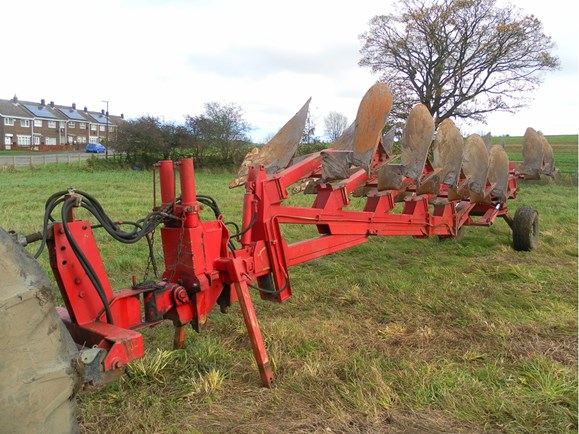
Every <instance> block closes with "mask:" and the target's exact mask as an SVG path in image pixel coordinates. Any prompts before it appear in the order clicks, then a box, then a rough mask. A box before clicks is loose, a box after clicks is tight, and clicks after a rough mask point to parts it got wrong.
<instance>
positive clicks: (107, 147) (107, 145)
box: [102, 100, 109, 159]
mask: <svg viewBox="0 0 579 434" xmlns="http://www.w3.org/2000/svg"><path fill="white" fill-rule="evenodd" d="M102 102H106V103H107V112H106V117H107V130H106V136H105V140H106V142H107V144H106V146H105V159H107V158H109V102H108V101H106V100H102Z"/></svg>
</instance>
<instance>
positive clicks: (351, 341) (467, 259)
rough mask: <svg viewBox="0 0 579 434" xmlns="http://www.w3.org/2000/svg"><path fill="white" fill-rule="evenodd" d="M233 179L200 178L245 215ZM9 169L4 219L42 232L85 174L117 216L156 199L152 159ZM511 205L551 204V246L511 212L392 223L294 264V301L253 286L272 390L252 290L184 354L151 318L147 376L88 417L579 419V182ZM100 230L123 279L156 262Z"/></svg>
mask: <svg viewBox="0 0 579 434" xmlns="http://www.w3.org/2000/svg"><path fill="white" fill-rule="evenodd" d="M560 146H564V144H563V145H560ZM559 156H560V152H559V146H555V158H556V161H559ZM574 161H575V164H576V161H577V150H576V148H575V154H574ZM230 178H231V175H229V174H227V173H219V172H218V173H215V172H213V173H210V172H198V173H197V189H198V193H200V194H208V195H211V196H214V197H215V198H216V199H217V200H218V202H219V205H220V207H221V209H222V212H223V214H224V215H225V219H226V220H233V221H237V222H239V220H240V212H241V204H242V200H243V193H244V192H243V189H235V190H229V189H228V188H227V184H228V181H229V180H230ZM0 183H1V185H2V190H1V191H2V192H1V193H0V204H1V205H2V206H1V207H0V225H1V226H3V227H4V228H5V229H16V230H18V231H19V232H20V233H29V232H32V231H35V230H38V229H39V227H40V222H41V218H42V207H43V203H44V200H45V199H46V198H47V197H48V196H49V195H50V194H51V193H53V192H55V191H58V190H62V189H63V188H67V187H69V186H72V185H73V186H75V187H76V188H78V189H82V190H84V191H86V192H88V193H90V194H92V195H93V196H95V197H96V198H97V199H99V200H100V201H101V203H102V205H103V207H104V208H105V210H107V211H108V212H109V214H110V215H111V217H112V218H113V219H125V220H134V219H138V218H140V217H143V216H144V215H145V214H146V213H147V212H149V210H150V208H151V206H152V199H151V198H152V191H153V190H152V175H151V173H149V172H130V171H126V172H120V171H102V172H101V171H87V170H86V169H85V168H84V166H77V165H72V166H66V165H60V166H47V167H46V168H44V167H43V168H40V169H34V170H30V169H29V168H24V169H16V170H5V171H0ZM311 199H312V198H311V197H296V198H292V201H295V202H297V203H302V204H308V203H309V202H310V201H311ZM509 206H510V207H511V209H512V211H513V212H514V210H515V209H516V208H517V207H519V206H532V207H534V208H536V209H537V210H538V211H539V215H540V221H541V223H540V230H541V241H540V244H539V248H538V249H537V250H535V251H532V252H514V251H513V250H512V249H511V247H510V243H511V233H510V230H509V228H508V226H507V225H506V224H505V223H504V222H502V221H498V222H497V223H496V224H495V225H494V226H492V227H491V228H489V229H482V228H468V229H467V232H466V234H465V237H464V239H463V241H462V242H461V243H456V242H445V243H441V242H439V241H438V240H437V239H434V238H432V239H427V240H419V239H412V238H406V237H401V238H395V237H387V238H378V239H372V240H370V242H368V243H366V244H364V245H360V246H357V247H354V248H352V249H349V250H347V251H343V252H340V253H337V254H334V255H331V256H326V257H322V258H320V259H318V260H315V261H312V262H309V263H306V264H303V265H300V266H297V267H294V268H292V269H291V275H290V276H291V279H292V286H293V293H294V296H293V298H292V299H291V300H290V301H288V302H287V303H284V304H282V305H278V304H273V303H267V302H264V301H262V300H260V299H259V297H258V296H256V294H254V296H255V297H254V303H255V307H256V311H257V315H258V319H259V321H260V326H261V329H262V333H263V335H264V338H265V341H266V346H267V350H268V353H269V356H270V358H271V360H272V364H273V366H274V369H275V375H276V385H275V386H274V387H273V388H272V389H270V390H267V389H264V388H261V387H260V386H259V376H258V374H257V370H256V368H255V362H254V360H253V356H252V353H251V348H250V346H249V343H248V339H247V335H246V331H245V327H244V324H243V320H242V318H241V315H240V311H239V306H238V305H235V306H233V307H232V308H231V309H230V311H229V313H228V314H226V315H222V314H220V313H218V312H217V311H216V312H214V313H212V314H211V315H210V318H209V321H208V324H207V326H206V329H205V330H204V331H203V333H202V334H201V335H197V334H195V333H194V332H193V331H192V330H188V340H187V348H186V349H185V350H182V351H172V350H171V345H172V334H173V328H172V326H171V325H170V324H163V325H161V326H158V327H156V328H153V329H150V330H146V331H145V332H144V335H145V341H146V348H147V355H146V357H145V358H143V359H142V360H139V361H135V362H134V363H133V364H132V367H131V372H132V376H131V378H128V377H123V378H122V379H121V380H120V381H117V382H115V383H112V384H110V385H108V386H106V387H104V388H102V389H99V390H95V391H88V392H83V393H81V394H80V396H79V414H80V422H81V428H82V431H83V432H87V433H88V432H115V433H134V432H169V433H173V432H174V433H182V432H191V433H196V432H202V433H207V432H242V433H258V432H267V433H269V432H272V433H273V432H275V433H277V432H283V433H285V432H353V433H358V432H394V433H397V432H398V433H403V432H463V433H472V432H505V433H539V432H540V433H565V432H569V433H571V432H576V431H577V287H578V281H577V267H578V252H577V237H578V232H577V218H578V216H577V209H578V201H577V187H576V186H573V185H569V184H566V183H565V185H560V184H557V183H553V182H551V183H548V184H546V185H541V184H540V183H525V184H521V185H520V192H519V196H518V198H517V199H516V200H513V201H512V202H509ZM204 218H205V219H209V218H210V213H208V212H207V211H204ZM284 233H285V234H286V236H287V237H288V238H289V239H290V240H292V239H297V238H299V237H300V236H303V231H302V230H301V228H300V227H292V228H288V229H287V230H285V231H284ZM96 236H97V240H98V243H99V247H100V249H101V252H102V255H103V257H104V258H105V264H106V267H107V272H108V274H109V276H110V279H111V282H112V284H113V287H115V288H121V287H124V286H128V285H129V284H130V280H131V276H132V275H133V274H134V275H136V276H137V277H138V278H141V277H142V276H143V272H144V268H145V265H146V262H147V251H146V246H145V245H144V244H143V245H141V244H138V245H131V246H125V245H119V244H118V243H116V242H113V241H111V240H110V239H109V238H108V237H106V236H104V235H103V234H101V233H97V234H96ZM30 249H31V251H34V250H35V246H31V248H30ZM157 249H158V254H159V255H160V242H159V241H157ZM159 259H160V257H159ZM40 260H41V264H42V265H43V267H44V268H45V269H46V270H48V268H49V267H48V263H47V258H46V254H44V255H43V256H42V257H41V259H40Z"/></svg>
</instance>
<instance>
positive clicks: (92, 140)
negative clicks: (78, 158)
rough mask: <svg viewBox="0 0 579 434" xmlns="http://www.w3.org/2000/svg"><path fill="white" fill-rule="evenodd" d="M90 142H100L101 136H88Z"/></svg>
mask: <svg viewBox="0 0 579 434" xmlns="http://www.w3.org/2000/svg"><path fill="white" fill-rule="evenodd" d="M88 142H89V143H98V142H99V138H98V137H97V136H90V137H89V138H88Z"/></svg>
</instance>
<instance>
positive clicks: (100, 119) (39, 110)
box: [0, 96, 124, 151]
mask: <svg viewBox="0 0 579 434" xmlns="http://www.w3.org/2000/svg"><path fill="white" fill-rule="evenodd" d="M123 120H124V116H123V115H121V116H109V115H108V114H107V113H105V111H104V110H102V111H101V112H93V111H89V110H88V109H87V107H84V109H83V110H77V108H76V104H75V103H73V104H72V106H62V105H55V104H54V102H52V101H51V102H50V103H49V104H46V102H45V100H41V101H40V103H37V102H29V101H19V100H18V98H17V97H16V96H14V98H12V99H10V100H3V99H0V140H2V141H1V142H0V149H6V150H10V149H34V150H41V151H42V150H62V149H83V148H84V147H85V146H86V144H87V143H103V142H105V141H106V140H107V139H109V142H111V143H112V142H114V139H115V138H116V134H117V128H118V126H119V124H120V123H121V122H123Z"/></svg>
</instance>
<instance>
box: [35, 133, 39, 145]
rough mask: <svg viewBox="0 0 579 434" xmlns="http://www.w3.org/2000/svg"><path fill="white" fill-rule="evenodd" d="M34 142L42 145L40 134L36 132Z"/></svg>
mask: <svg viewBox="0 0 579 434" xmlns="http://www.w3.org/2000/svg"><path fill="white" fill-rule="evenodd" d="M34 144H35V145H40V136H37V135H36V134H35V135H34Z"/></svg>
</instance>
